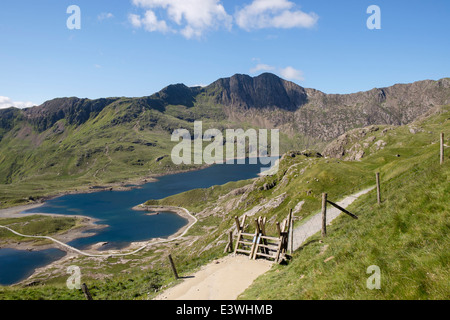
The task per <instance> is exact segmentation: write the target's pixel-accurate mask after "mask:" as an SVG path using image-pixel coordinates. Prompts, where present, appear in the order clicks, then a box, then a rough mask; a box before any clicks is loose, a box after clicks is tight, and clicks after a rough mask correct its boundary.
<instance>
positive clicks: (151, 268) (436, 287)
mask: <svg viewBox="0 0 450 320" xmlns="http://www.w3.org/2000/svg"><path fill="white" fill-rule="evenodd" d="M449 110H450V108H448V107H446V108H445V112H443V113H441V114H438V115H435V116H432V117H430V118H428V119H426V120H425V121H422V122H420V123H416V124H415V125H416V126H418V127H420V128H422V129H423V130H422V131H421V132H419V133H417V134H411V133H410V132H409V128H408V127H398V128H394V129H393V130H387V131H384V130H383V129H384V127H380V128H379V130H377V131H372V132H370V133H368V135H367V136H366V137H365V139H366V138H368V137H369V138H370V137H371V136H375V138H376V139H375V141H377V140H378V139H383V140H384V141H386V142H387V146H386V147H385V148H384V149H383V150H380V151H375V149H373V148H372V147H373V145H371V146H369V147H368V148H367V150H366V156H365V158H364V159H363V161H361V162H346V161H340V160H337V159H323V158H315V157H311V156H310V157H306V156H300V155H297V156H296V157H290V156H286V157H284V159H283V161H282V162H281V166H280V170H279V172H278V174H277V175H276V176H273V177H265V178H259V179H255V180H248V181H243V182H233V183H229V184H227V185H224V186H215V187H212V188H209V189H198V190H192V191H189V192H186V193H182V194H179V195H175V196H172V197H169V198H166V199H163V200H161V201H151V203H161V204H172V205H180V206H184V207H186V208H188V209H189V210H191V212H192V213H194V214H196V215H197V217H198V219H199V222H198V223H197V224H196V226H195V227H193V228H192V229H191V230H190V231H189V233H188V234H187V236H186V237H185V238H184V239H182V240H179V241H176V242H174V243H172V244H171V245H168V246H163V247H161V246H158V247H156V248H152V249H150V250H148V251H145V252H143V253H142V254H140V255H139V256H136V257H130V258H129V259H128V258H127V259H118V258H110V259H107V260H106V261H99V260H93V259H88V258H77V259H76V261H70V264H76V265H79V266H81V267H82V270H83V277H84V278H83V279H85V280H86V282H88V284H89V285H90V286H92V287H93V288H94V289H93V292H94V295H95V296H96V297H97V298H99V299H145V298H149V297H152V296H153V295H154V294H155V290H159V289H160V288H161V286H163V285H167V284H173V281H172V280H171V274H170V268H169V266H168V264H167V261H166V259H165V257H164V255H162V254H161V252H160V251H159V250H158V249H161V248H165V252H171V253H172V255H173V256H174V257H175V260H176V264H177V268H178V269H179V272H180V274H182V275H183V274H188V273H190V272H192V271H193V270H194V269H196V268H198V267H199V266H201V265H203V264H205V263H207V262H208V261H211V260H212V259H215V258H217V257H220V256H223V255H224V253H223V248H224V246H225V244H226V239H227V231H228V230H232V228H233V226H234V221H233V217H234V216H235V215H237V216H240V215H242V214H243V213H244V212H246V211H247V210H249V209H251V208H253V207H254V206H255V205H257V204H261V203H264V202H266V201H269V200H271V199H274V198H276V197H277V196H280V195H285V200H284V201H283V202H282V203H281V204H280V205H279V206H278V207H276V208H273V209H267V210H262V211H260V212H258V214H257V215H261V216H266V217H268V219H269V223H268V230H269V233H274V232H275V230H274V225H275V224H274V222H275V221H281V219H283V218H284V217H285V216H286V214H287V212H288V210H289V209H290V208H293V207H294V206H295V205H296V204H297V203H298V202H299V201H301V200H304V201H305V204H304V206H303V209H302V211H300V212H299V213H298V214H297V216H300V217H303V218H306V217H307V216H310V215H312V214H314V213H315V212H317V211H318V210H319V209H320V196H321V193H322V192H328V194H329V198H330V199H332V200H334V199H335V200H338V199H340V198H342V197H344V196H346V195H350V194H352V193H354V192H356V191H359V190H361V189H363V188H365V187H368V186H371V185H373V184H374V174H375V172H377V171H380V172H381V174H382V179H383V199H384V202H383V204H382V206H381V207H380V208H378V207H377V206H376V205H375V200H374V199H375V196H374V193H373V192H372V193H370V194H369V195H368V196H366V197H364V198H362V199H361V200H359V201H357V202H356V203H355V204H353V205H352V207H351V211H352V212H355V213H356V214H358V215H359V216H360V219H359V220H358V221H355V220H353V219H348V218H347V217H342V218H339V220H337V221H336V222H335V223H334V224H333V227H331V228H330V229H329V237H328V238H327V239H326V240H325V241H326V242H325V243H319V242H318V241H317V240H318V238H314V239H312V240H316V241H312V242H311V243H310V244H309V245H307V246H305V247H304V248H303V249H302V250H299V251H297V252H296V253H295V257H294V260H293V261H292V262H291V263H290V264H289V265H288V266H277V267H275V268H274V270H272V271H271V272H269V273H268V274H267V275H266V276H264V277H263V278H260V279H259V280H258V281H257V283H256V284H255V286H254V287H252V288H250V289H249V290H248V291H247V292H246V293H245V294H244V295H243V296H242V297H243V298H248V299H263V298H267V299H278V298H280V299H281V298H282V299H284V298H287V299H289V298H291V299H300V298H402V299H404V298H408V297H424V298H431V297H443V294H445V292H448V287H447V288H445V286H446V285H447V284H446V282H445V279H448V271H447V269H448V267H446V266H448V262H449V261H448V260H449V259H448V254H447V252H446V250H445V248H446V247H448V244H449V243H448V231H449V230H448V229H449V225H448V214H449V212H448V208H449V199H448V196H447V194H448V193H449V192H448V191H449V190H448V188H449V187H448V185H449V183H448V181H449V178H448V173H449V172H448V165H449V160H448V156H447V162H446V164H445V165H444V166H443V167H442V168H440V167H439V166H438V144H436V142H438V134H439V132H441V131H443V132H445V133H446V137H448V136H449V134H450V127H449V120H448V118H449ZM447 141H448V138H447ZM447 144H448V143H447ZM397 154H398V155H400V157H397V156H396V155H397ZM274 182H275V186H274V187H273V188H272V189H271V190H261V187H262V186H263V185H264V184H266V183H274ZM236 188H238V189H236ZM245 188H248V189H245ZM399 191H401V192H399ZM298 223H302V221H300V222H298ZM250 229H251V230H252V228H251V226H250ZM324 244H328V245H329V247H328V249H327V250H326V251H325V253H324V254H322V255H319V251H320V250H321V249H322V247H323V246H324ZM330 256H334V257H335V258H334V259H333V260H331V261H329V262H327V263H324V262H323V260H325V259H326V258H328V257H330ZM372 264H377V265H379V266H380V268H381V271H382V289H381V290H380V291H369V290H366V289H364V288H365V281H366V279H367V277H368V275H366V274H365V271H366V269H367V267H368V266H370V265H372ZM409 268H410V269H409ZM328 271H329V272H328ZM427 272H428V274H427ZM60 274H61V273H60ZM302 275H304V277H303V276H302ZM38 279H39V281H42V283H43V284H44V283H45V284H46V285H45V286H39V287H36V288H21V287H14V288H4V289H2V290H0V297H2V298H13V299H16V298H21V299H37V298H45V299H50V298H51V299H59V298H63V299H64V298H70V299H72V298H73V299H78V298H80V299H82V295H81V293H80V292H76V291H72V292H68V290H67V289H66V288H65V280H66V279H67V276H66V275H64V274H61V275H60V276H53V277H49V276H48V275H39V276H38ZM102 279H107V280H106V281H105V280H102ZM411 279H412V280H411ZM268 284H270V285H268ZM274 286H276V287H277V288H283V290H276V291H274V290H272V288H273V287H274ZM445 290H447V291H445Z"/></svg>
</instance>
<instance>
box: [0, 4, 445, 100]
mask: <svg viewBox="0 0 450 320" xmlns="http://www.w3.org/2000/svg"><path fill="white" fill-rule="evenodd" d="M70 5H77V6H78V7H79V8H80V10H81V14H80V17H81V29H79V30H77V29H74V30H70V29H68V28H67V23H66V22H67V20H68V19H69V17H70V16H71V14H68V13H67V8H68V7H69V6H70ZM370 5H377V6H378V7H379V8H380V10H381V29H379V30H369V29H368V28H367V25H366V21H367V19H368V18H369V17H370V16H371V15H370V14H368V13H367V8H368V7H369V6H370ZM449 19H450V1H448V0H433V1H416V0H409V1H406V0H395V1H392V0H389V1H387V0H370V1H366V0H343V1H330V0H327V1H325V0H242V1H237V0H226V1H225V0H224V1H220V0H70V1H66V0H40V1H36V0H2V1H1V3H0V70H1V72H0V108H1V107H7V106H10V105H15V106H18V107H23V106H29V105H32V104H40V103H42V102H44V101H46V100H49V99H52V98H55V97H64V96H77V97H82V98H100V97H112V96H129V97H137V96H145V95H151V94H153V93H155V92H157V91H159V90H160V89H162V88H163V87H165V86H167V85H169V84H173V83H185V84H186V85H189V86H193V85H207V84H210V83H211V82H213V81H215V80H217V79H218V78H221V77H229V76H232V75H233V74H236V73H244V74H250V75H252V76H256V75H258V74H260V73H262V72H266V71H269V72H273V73H276V74H278V75H279V76H281V77H283V78H285V79H287V80H291V81H293V82H295V83H297V84H299V85H301V86H304V87H308V88H315V89H318V90H321V91H324V92H326V93H351V92H357V91H365V90H370V89H372V88H374V87H385V86H390V85H393V84H395V83H409V82H413V81H418V80H425V79H434V80H437V79H440V78H443V77H449V76H450V59H449V58H450V41H449V34H450V23H449V22H448V21H449Z"/></svg>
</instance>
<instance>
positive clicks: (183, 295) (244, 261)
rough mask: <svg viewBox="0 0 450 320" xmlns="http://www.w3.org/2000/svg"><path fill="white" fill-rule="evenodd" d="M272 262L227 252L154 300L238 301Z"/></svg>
mask: <svg viewBox="0 0 450 320" xmlns="http://www.w3.org/2000/svg"><path fill="white" fill-rule="evenodd" d="M272 265H273V262H270V261H268V260H249V258H248V256H244V255H236V256H233V255H228V256H226V257H224V258H222V259H219V260H216V261H213V262H212V263H210V264H208V265H206V266H204V267H202V268H201V269H200V270H199V271H198V272H196V273H195V274H194V275H193V276H192V277H186V278H185V279H183V280H182V281H183V282H181V283H180V284H178V285H176V286H174V287H171V288H169V289H167V290H166V291H164V292H163V293H162V294H160V295H159V296H157V297H156V298H155V299H154V300H236V298H237V297H238V296H239V295H240V294H241V293H242V292H244V290H245V289H247V288H248V287H249V286H250V285H251V284H252V283H253V281H254V280H255V279H256V278H257V277H259V276H260V275H262V274H264V273H265V272H267V271H268V270H269V269H270V268H271V267H272Z"/></svg>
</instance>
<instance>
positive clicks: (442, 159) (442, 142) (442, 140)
mask: <svg viewBox="0 0 450 320" xmlns="http://www.w3.org/2000/svg"><path fill="white" fill-rule="evenodd" d="M443 164H444V133H443V132H442V133H441V165H443Z"/></svg>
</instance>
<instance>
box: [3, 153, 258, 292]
mask: <svg viewBox="0 0 450 320" xmlns="http://www.w3.org/2000/svg"><path fill="white" fill-rule="evenodd" d="M265 166H266V165H262V164H261V163H259V162H258V163H257V164H249V163H248V161H247V163H246V164H233V165H230V164H228V165H227V164H216V165H214V166H211V167H208V168H206V169H202V170H197V171H190V172H184V173H178V174H172V175H166V176H162V177H160V178H158V181H156V182H152V183H147V184H145V185H142V186H139V187H138V188H134V189H131V190H127V191H101V192H94V193H85V194H75V195H66V196H62V197H58V198H55V199H52V200H49V201H47V202H46V203H45V204H44V205H43V206H41V207H39V208H35V209H31V210H27V211H24V212H23V213H57V214H63V215H68V216H73V215H82V216H89V217H92V218H96V219H99V221H98V224H101V225H108V227H106V228H103V229H100V230H96V231H95V235H93V236H90V237H85V238H79V239H76V240H74V241H71V242H69V243H68V244H69V245H71V246H73V247H75V248H78V249H83V248H86V247H87V246H90V245H92V244H95V243H98V242H108V244H107V245H106V246H103V249H105V250H106V249H120V248H123V247H126V246H127V245H128V244H129V243H130V242H135V241H146V240H150V239H153V238H160V237H161V238H165V237H169V236H170V235H172V234H174V233H176V232H177V231H178V230H179V229H180V228H182V227H184V226H185V225H186V224H187V220H186V219H184V218H182V217H180V216H178V215H176V214H174V213H170V212H161V214H159V215H151V216H149V215H146V212H144V211H135V210H132V208H133V207H134V206H136V205H138V204H141V203H144V202H145V201H147V200H149V199H162V198H165V197H168V196H170V195H174V194H177V193H181V192H184V191H188V190H192V189H197V188H209V187H211V186H214V185H222V184H225V183H227V182H230V181H239V180H246V179H251V178H255V177H257V175H258V173H260V172H261V168H263V167H265ZM61 256H64V252H62V251H60V250H58V249H51V250H50V251H49V250H45V251H34V252H28V251H18V250H13V249H0V285H10V284H13V283H16V282H18V281H21V280H23V279H25V278H26V277H28V276H29V275H30V274H32V272H33V270H34V269H35V268H37V267H41V266H43V265H46V264H49V263H51V262H53V261H56V260H58V259H60V258H61Z"/></svg>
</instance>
